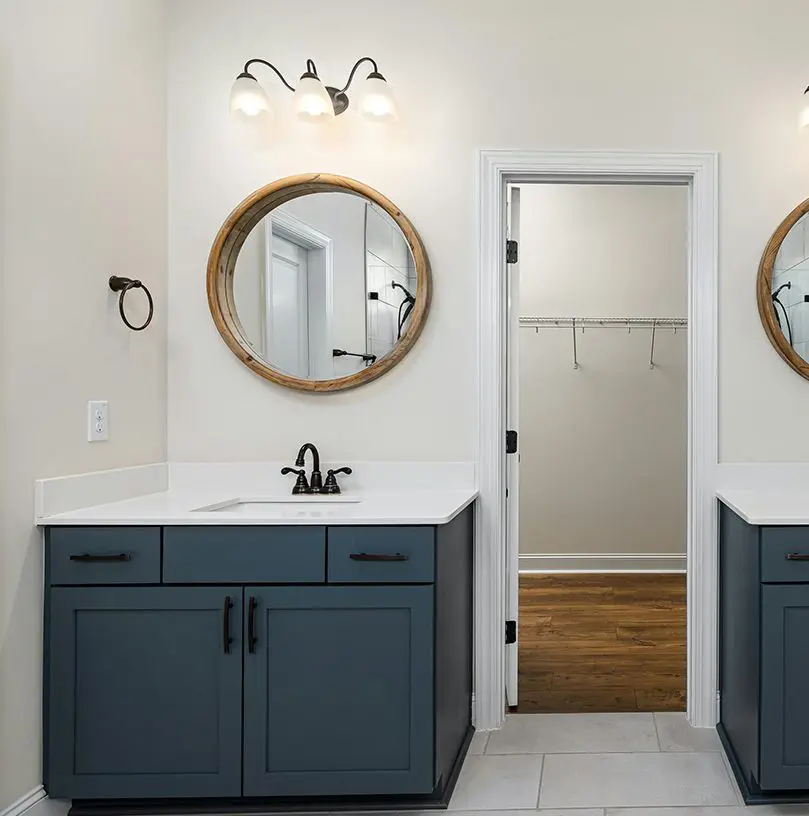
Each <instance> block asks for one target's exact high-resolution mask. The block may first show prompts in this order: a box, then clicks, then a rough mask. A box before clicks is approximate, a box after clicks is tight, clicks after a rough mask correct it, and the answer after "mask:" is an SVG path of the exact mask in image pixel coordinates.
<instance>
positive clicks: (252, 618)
mask: <svg viewBox="0 0 809 816" xmlns="http://www.w3.org/2000/svg"><path fill="white" fill-rule="evenodd" d="M257 606H258V601H257V600H256V599H255V598H253V597H252V596H251V597H250V600H249V601H248V602H247V651H248V652H250V654H255V653H256V643H257V642H258V638H257V637H256V607H257Z"/></svg>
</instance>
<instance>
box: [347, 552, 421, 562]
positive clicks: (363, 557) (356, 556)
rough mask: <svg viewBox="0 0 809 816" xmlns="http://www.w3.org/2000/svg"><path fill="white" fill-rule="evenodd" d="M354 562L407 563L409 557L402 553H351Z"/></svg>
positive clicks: (350, 556)
mask: <svg viewBox="0 0 809 816" xmlns="http://www.w3.org/2000/svg"><path fill="white" fill-rule="evenodd" d="M348 557H349V558H350V559H351V560H352V561H407V560H408V558H410V556H409V555H402V554H401V553H351V555H349V556H348Z"/></svg>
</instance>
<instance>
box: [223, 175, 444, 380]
mask: <svg viewBox="0 0 809 816" xmlns="http://www.w3.org/2000/svg"><path fill="white" fill-rule="evenodd" d="M207 288H208V305H209V306H210V309H211V315H212V317H213V320H214V323H215V324H216V328H217V329H218V330H219V333H220V335H221V336H222V339H223V340H224V341H225V343H226V344H227V346H228V348H230V350H231V351H232V352H233V353H234V354H235V355H236V357H238V358H239V360H241V362H242V363H244V365H246V366H247V367H248V368H250V369H251V370H252V371H254V372H255V373H256V374H258V375H260V376H261V377H264V378H265V379H267V380H270V381H272V382H275V383H278V384H279V385H283V386H286V387H287V388H294V389H297V390H299V391H313V392H332V391H342V390H345V389H348V388H355V387H357V386H358V385H363V384H364V383H367V382H370V381H371V380H375V379H376V378H377V377H380V376H382V375H383V374H385V373H386V372H387V371H390V369H391V368H393V367H394V366H395V365H396V364H397V363H398V362H399V361H400V360H401V359H402V358H403V357H404V356H405V354H407V352H408V351H410V349H411V348H412V347H413V345H414V344H415V342H416V340H417V339H418V337H419V335H420V334H421V331H422V329H423V328H424V322H425V320H426V319H427V314H428V311H429V308H430V299H431V295H432V278H431V273H430V264H429V260H428V258H427V253H426V251H425V249H424V245H423V244H422V242H421V239H420V238H419V235H418V233H417V232H416V230H415V229H414V227H413V225H412V224H411V223H410V221H409V220H408V218H407V217H406V216H405V215H404V214H403V213H402V212H401V211H400V210H399V208H398V207H396V206H395V205H394V204H393V202H391V201H390V200H389V199H388V198H386V197H385V196H383V195H382V194H381V193H379V192H377V191H376V190H374V189H372V188H371V187H368V186H367V185H365V184H362V183H361V182H359V181H355V180H354V179H350V178H346V177H344V176H335V175H327V174H325V173H312V174H306V175H299V176H289V177H287V178H283V179H280V180H278V181H275V182H273V183H272V184H268V185H267V186H266V187H262V188H261V189H260V190H257V191H256V192H254V193H253V194H252V195H250V196H248V197H247V198H246V199H245V200H244V201H242V203H241V204H239V206H238V207H236V209H235V210H234V211H233V212H232V213H231V214H230V215H229V216H228V217H227V219H226V221H225V223H224V224H223V225H222V227H221V229H220V230H219V233H218V234H217V236H216V239H215V240H214V243H213V247H212V248H211V254H210V257H209V259H208V275H207Z"/></svg>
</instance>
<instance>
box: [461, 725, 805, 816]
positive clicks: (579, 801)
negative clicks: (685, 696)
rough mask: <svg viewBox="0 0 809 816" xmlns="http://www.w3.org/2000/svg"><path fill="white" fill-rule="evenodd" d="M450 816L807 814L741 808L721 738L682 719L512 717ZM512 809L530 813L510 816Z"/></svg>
mask: <svg viewBox="0 0 809 816" xmlns="http://www.w3.org/2000/svg"><path fill="white" fill-rule="evenodd" d="M449 809H450V810H451V811H453V814H452V816H530V814H531V813H533V814H536V816H641V814H643V815H644V816H645V815H646V814H648V816H741V815H742V814H747V816H776V814H778V815H779V816H780V815H781V814H782V815H783V816H809V806H802V805H798V806H791V807H789V806H784V807H756V808H754V809H747V808H745V807H744V806H743V805H742V800H741V798H740V796H739V793H738V790H737V788H736V785H735V783H734V781H733V779H732V777H731V775H730V771H729V769H728V767H727V763H726V760H725V758H724V755H723V754H722V752H721V751H720V746H719V740H718V738H717V736H716V734H715V733H714V732H713V731H710V730H704V729H693V728H691V727H690V726H689V725H688V723H687V722H686V719H685V715H684V714H675V713H665V714H643V713H631V714H515V715H511V716H509V717H508V719H507V720H506V724H505V726H504V727H503V729H502V730H500V731H496V732H493V733H491V734H485V733H480V734H476V735H475V738H474V740H473V742H472V746H471V748H470V751H469V755H468V757H467V759H466V762H465V764H464V767H463V770H462V771H461V776H460V778H459V780H458V785H457V787H456V789H455V793H454V795H453V797H452V801H451V802H450V807H449ZM514 811H528V813H522V814H520V813H515V812H514Z"/></svg>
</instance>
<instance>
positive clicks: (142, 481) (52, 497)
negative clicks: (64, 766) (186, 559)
mask: <svg viewBox="0 0 809 816" xmlns="http://www.w3.org/2000/svg"><path fill="white" fill-rule="evenodd" d="M168 484H169V469H168V464H167V463H166V462H158V463H155V464H153V465H137V466H135V467H123V468H115V469H113V470H97V471H94V472H93V473H77V474H75V475H73V476H57V477H55V478H53V479H38V480H37V482H36V500H35V503H34V507H35V513H36V519H35V521H36V522H37V523H40V522H42V521H43V520H44V519H46V518H47V517H48V516H53V515H55V514H56V513H67V512H70V511H71V510H78V509H80V508H82V507H93V506H95V505H97V504H109V503H110V502H116V501H123V500H124V499H134V498H136V497H138V496H145V495H148V494H149V493H159V492H161V491H163V490H167V489H168ZM0 816H2V814H0Z"/></svg>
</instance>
